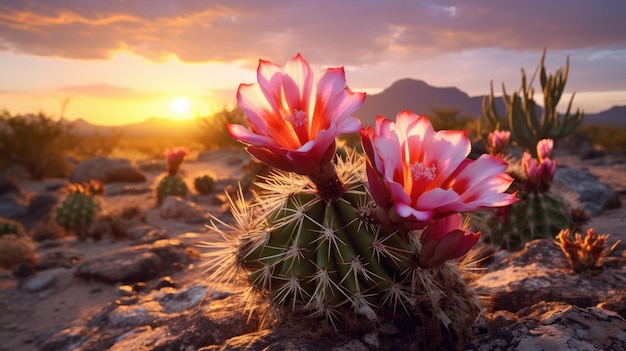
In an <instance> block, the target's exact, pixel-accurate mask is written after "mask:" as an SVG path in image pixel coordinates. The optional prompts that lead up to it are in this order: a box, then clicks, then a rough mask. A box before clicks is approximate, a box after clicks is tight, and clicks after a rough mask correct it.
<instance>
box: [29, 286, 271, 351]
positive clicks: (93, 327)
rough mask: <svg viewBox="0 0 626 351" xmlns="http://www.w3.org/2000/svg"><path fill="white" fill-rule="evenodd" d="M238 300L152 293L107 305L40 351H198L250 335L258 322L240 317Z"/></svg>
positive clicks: (200, 291) (188, 292)
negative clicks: (240, 336) (233, 338)
mask: <svg viewBox="0 0 626 351" xmlns="http://www.w3.org/2000/svg"><path fill="white" fill-rule="evenodd" d="M242 306H244V302H243V301H242V294H241V293H238V294H233V295H230V296H228V297H226V298H223V299H215V298H213V297H212V296H211V295H209V294H208V287H207V286H204V285H200V284H194V285H191V286H189V287H186V288H184V289H180V290H175V289H168V291H160V292H159V291H155V292H152V293H150V294H147V295H143V296H141V297H140V298H139V299H138V301H137V302H136V303H135V304H131V305H116V304H111V305H109V306H108V307H107V308H105V309H104V310H103V311H102V312H101V313H99V314H98V315H96V316H94V317H93V318H92V319H91V321H89V322H88V323H87V324H86V325H85V326H78V327H77V326H70V327H67V328H65V329H63V330H60V331H59V332H57V333H55V334H54V335H52V336H50V337H49V338H48V339H46V340H44V341H43V342H42V344H41V345H39V349H40V350H42V351H52V350H54V351H70V350H118V351H120V350H124V351H126V350H198V349H200V348H201V347H203V346H206V345H219V344H221V343H223V342H224V341H225V340H227V339H230V338H232V337H234V336H237V335H242V334H247V333H252V332H254V331H256V330H257V329H258V327H259V317H258V316H256V315H248V314H247V313H243V311H242V309H241V307H242Z"/></svg>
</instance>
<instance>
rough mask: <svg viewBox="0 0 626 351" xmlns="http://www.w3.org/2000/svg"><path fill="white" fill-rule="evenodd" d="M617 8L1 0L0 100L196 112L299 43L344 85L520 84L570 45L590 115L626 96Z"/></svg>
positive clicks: (30, 105)
mask: <svg viewBox="0 0 626 351" xmlns="http://www.w3.org/2000/svg"><path fill="white" fill-rule="evenodd" d="M625 15H626V1H624V0H613V1H607V0H598V1H590V0H585V1H582V0H552V1H545V0H529V1H487V0H474V1H468V0H466V1H461V0H457V1H434V0H433V1H410V0H403V1H393V0H391V1H389V0H387V1H385V0H380V1H375V0H361V1H357V0H352V1H348V0H345V1H331V0H320V1H311V0H307V1H304V0H284V1H273V0H267V1H252V0H250V1H243V0H226V1H215V0H211V1H203V0H189V1H173V0H170V1H167V0H90V1H85V0H37V1H35V0H1V1H0V109H7V110H8V111H9V112H10V113H13V114H15V113H30V112H39V111H41V112H45V113H47V114H49V115H52V116H55V117H60V116H61V115H63V116H64V117H65V118H68V119H75V118H79V117H80V118H84V119H86V120H88V121H90V122H92V123H96V124H103V125H115V124H126V123H134V122H139V121H142V120H145V119H147V118H149V117H152V116H158V117H172V118H193V117H194V116H196V115H207V114H211V113H212V112H215V111H217V110H221V109H222V108H223V107H225V106H232V105H233V104H234V103H235V92H236V89H237V87H238V85H239V84H240V83H252V82H255V81H256V72H255V70H256V66H257V64H258V60H259V58H262V59H265V60H269V61H272V62H275V63H278V64H281V65H283V64H285V62H286V61H287V60H288V59H289V58H290V57H292V56H294V55H295V54H297V53H301V54H302V55H303V56H304V58H305V59H306V60H308V61H309V62H310V63H311V64H312V66H313V68H314V69H315V70H316V71H319V70H321V69H323V68H324V67H338V66H343V67H345V69H346V75H347V81H348V85H349V86H350V88H351V89H352V90H354V91H365V92H367V93H369V94H374V93H377V92H380V91H381V90H382V89H384V88H386V87H388V86H389V85H391V84H392V83H393V82H394V81H396V80H398V79H402V78H414V79H421V80H424V81H426V82H427V83H428V84H430V85H434V86H456V87H458V88H459V89H461V90H463V91H464V92H466V93H468V94H469V95H471V96H474V95H483V94H487V93H488V91H489V81H490V80H493V81H494V84H495V85H496V87H497V88H496V91H497V92H499V91H500V88H499V87H500V84H501V83H502V82H504V83H505V84H506V86H507V88H508V90H515V89H516V88H518V87H519V77H520V69H521V68H524V69H525V70H526V71H527V72H528V73H529V74H532V72H533V70H534V69H535V67H536V65H537V63H538V61H539V58H540V56H541V51H542V49H543V48H544V47H547V48H548V53H547V58H546V65H547V68H548V71H549V72H554V71H555V70H556V69H557V68H559V67H562V66H564V65H565V61H566V58H567V56H568V55H569V58H570V76H569V80H568V85H567V87H566V92H567V93H571V92H573V91H576V98H575V100H574V107H580V108H581V109H583V110H584V111H585V112H589V113H593V112H598V111H601V110H605V109H608V108H609V107H611V106H613V105H626V19H625V18H624V16H625ZM567 97H568V96H566V98H567ZM177 98H178V100H176V101H177V103H176V104H174V106H175V108H172V102H173V101H174V100H175V99H177ZM415 112H418V113H422V112H426V111H415Z"/></svg>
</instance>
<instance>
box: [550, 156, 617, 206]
mask: <svg viewBox="0 0 626 351" xmlns="http://www.w3.org/2000/svg"><path fill="white" fill-rule="evenodd" d="M553 186H559V187H563V188H564V189H570V190H572V191H574V192H575V193H576V194H578V200H579V201H580V203H581V204H582V205H583V206H584V207H585V209H586V210H587V212H589V214H590V215H591V216H596V215H599V214H600V213H602V211H603V210H605V209H609V208H617V207H620V206H621V201H620V200H619V194H618V193H617V192H616V191H615V190H613V189H612V188H611V187H610V186H608V185H606V184H604V183H602V182H600V181H599V180H598V177H596V176H595V175H594V174H592V173H591V172H589V171H588V170H587V169H574V168H569V167H558V168H557V171H556V174H555V176H554V185H553Z"/></svg>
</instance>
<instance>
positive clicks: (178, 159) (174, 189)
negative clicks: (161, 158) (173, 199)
mask: <svg viewBox="0 0 626 351" xmlns="http://www.w3.org/2000/svg"><path fill="white" fill-rule="evenodd" d="M188 154H189V151H188V150H187V149H186V148H184V147H176V148H172V149H167V150H165V161H166V162H167V176H165V177H163V178H161V180H160V181H159V183H158V185H157V188H156V197H157V202H158V204H159V205H160V204H161V203H162V202H163V199H165V197H166V196H180V197H186V196H187V194H189V188H188V187H187V184H186V183H185V181H184V180H183V179H182V178H181V177H179V176H178V175H177V173H178V170H179V168H180V165H181V164H182V163H183V161H184V159H185V156H187V155H188Z"/></svg>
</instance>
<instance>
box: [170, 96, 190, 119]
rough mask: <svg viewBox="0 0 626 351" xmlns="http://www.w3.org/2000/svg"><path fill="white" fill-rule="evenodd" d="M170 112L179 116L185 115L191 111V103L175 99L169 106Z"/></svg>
mask: <svg viewBox="0 0 626 351" xmlns="http://www.w3.org/2000/svg"><path fill="white" fill-rule="evenodd" d="M170 108H171V109H172V111H173V112H174V113H176V114H179V115H186V114H187V113H189V111H190V110H191V101H189V99H187V98H184V97H177V98H176V99H174V100H172V103H171V104H170Z"/></svg>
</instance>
